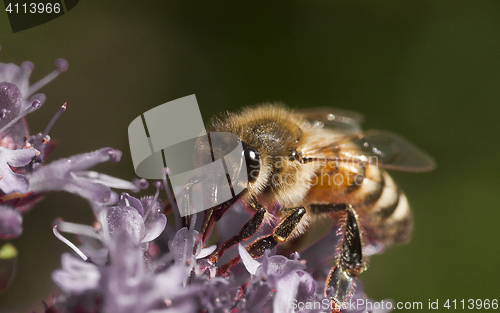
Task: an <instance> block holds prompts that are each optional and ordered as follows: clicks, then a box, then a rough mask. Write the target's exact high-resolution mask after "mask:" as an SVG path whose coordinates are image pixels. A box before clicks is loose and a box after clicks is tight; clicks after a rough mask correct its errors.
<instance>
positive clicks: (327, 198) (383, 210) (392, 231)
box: [306, 164, 412, 245]
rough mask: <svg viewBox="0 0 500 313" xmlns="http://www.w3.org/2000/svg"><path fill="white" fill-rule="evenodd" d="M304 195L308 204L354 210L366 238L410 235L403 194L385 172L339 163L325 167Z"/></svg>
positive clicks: (399, 238)
mask: <svg viewBox="0 0 500 313" xmlns="http://www.w3.org/2000/svg"><path fill="white" fill-rule="evenodd" d="M316 178H317V179H316V180H315V181H314V182H313V183H312V187H311V189H310V190H309V193H308V195H307V197H306V199H307V202H309V203H310V204H314V203H318V204H320V203H321V204H326V203H347V204H350V205H352V207H353V208H354V209H355V211H356V212H357V214H358V216H359V218H360V220H361V224H362V225H363V226H364V228H365V230H366V234H367V235H368V237H369V238H371V239H374V240H377V241H381V242H383V243H385V244H386V245H387V244H392V243H401V242H406V241H408V240H409V238H410V234H411V230H412V217H411V212H410V207H409V205H408V201H407V199H406V196H405V195H404V193H403V192H402V191H401V190H400V189H399V188H398V187H397V186H396V184H395V182H394V180H393V179H392V178H391V177H390V176H389V174H387V172H386V171H384V170H382V169H380V168H378V167H377V166H373V165H370V166H368V167H366V168H363V167H359V166H357V165H355V164H341V165H340V168H338V169H334V168H328V166H325V167H323V168H322V169H321V172H320V173H318V176H317V177H316Z"/></svg>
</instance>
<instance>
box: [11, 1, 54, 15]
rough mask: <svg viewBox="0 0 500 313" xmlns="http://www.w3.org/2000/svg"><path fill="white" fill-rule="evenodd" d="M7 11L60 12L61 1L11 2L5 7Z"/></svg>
mask: <svg viewBox="0 0 500 313" xmlns="http://www.w3.org/2000/svg"><path fill="white" fill-rule="evenodd" d="M5 11H6V12H8V13H11V14H12V13H19V14H28V13H31V14H34V13H37V14H43V13H47V14H51V13H55V14H57V13H60V12H61V3H59V2H56V3H34V2H32V3H27V2H24V3H22V2H21V3H12V2H11V3H9V4H8V5H7V7H6V8H5Z"/></svg>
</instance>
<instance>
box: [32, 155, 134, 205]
mask: <svg viewBox="0 0 500 313" xmlns="http://www.w3.org/2000/svg"><path fill="white" fill-rule="evenodd" d="M120 158H121V152H120V151H118V150H114V149H112V148H102V149H100V150H97V151H94V152H89V153H83V154H80V155H76V156H73V157H70V158H67V159H61V160H57V161H54V162H52V163H50V164H48V165H46V166H43V167H40V168H38V169H37V170H35V171H33V172H32V173H28V174H26V177H27V178H28V179H29V182H30V186H29V189H28V192H35V193H41V192H47V191H61V190H63V191H68V192H72V193H75V194H78V195H80V196H82V197H84V198H86V199H88V200H91V201H95V202H102V203H105V202H109V201H110V200H112V192H111V188H110V187H113V188H120V189H130V190H135V189H136V188H137V187H136V186H135V185H134V184H132V183H131V182H128V181H125V180H122V179H118V178H114V177H111V176H108V175H104V174H100V173H97V172H93V171H87V169H89V168H91V167H93V166H95V165H97V164H99V163H103V162H106V161H112V162H118V161H119V160H120Z"/></svg>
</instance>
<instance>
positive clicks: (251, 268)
mask: <svg viewBox="0 0 500 313" xmlns="http://www.w3.org/2000/svg"><path fill="white" fill-rule="evenodd" d="M238 251H239V253H240V257H241V261H242V262H243V264H244V265H245V267H246V269H247V271H248V272H249V273H250V274H252V275H255V272H256V271H257V268H258V267H259V266H260V262H258V261H256V260H254V259H253V258H252V257H251V256H250V254H249V253H248V252H247V249H245V247H243V245H242V244H241V243H240V244H239V245H238Z"/></svg>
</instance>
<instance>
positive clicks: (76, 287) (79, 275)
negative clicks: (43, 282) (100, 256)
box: [52, 253, 101, 294]
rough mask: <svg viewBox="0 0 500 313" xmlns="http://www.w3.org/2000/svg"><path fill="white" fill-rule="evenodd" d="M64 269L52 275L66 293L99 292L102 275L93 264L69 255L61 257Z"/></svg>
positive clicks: (65, 254)
mask: <svg viewBox="0 0 500 313" xmlns="http://www.w3.org/2000/svg"><path fill="white" fill-rule="evenodd" d="M61 264H62V269H60V270H56V271H54V272H53V273H52V279H53V280H54V282H55V283H56V284H57V285H58V286H59V288H61V289H62V290H63V291H64V292H67V293H71V294H80V293H83V292H85V291H88V290H98V289H99V280H100V279H101V273H100V271H99V268H98V267H97V266H96V265H94V264H91V263H87V262H85V261H82V259H78V258H75V257H74V256H72V255H71V254H69V253H64V254H63V255H62V257H61Z"/></svg>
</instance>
